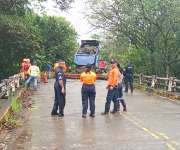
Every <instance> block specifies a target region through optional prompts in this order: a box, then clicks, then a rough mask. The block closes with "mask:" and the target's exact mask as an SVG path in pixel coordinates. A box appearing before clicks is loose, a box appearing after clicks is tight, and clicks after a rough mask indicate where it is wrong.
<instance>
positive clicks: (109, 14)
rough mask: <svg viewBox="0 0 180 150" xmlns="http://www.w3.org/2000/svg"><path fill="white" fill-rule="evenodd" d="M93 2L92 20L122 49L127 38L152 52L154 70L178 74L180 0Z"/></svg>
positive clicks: (127, 40)
mask: <svg viewBox="0 0 180 150" xmlns="http://www.w3.org/2000/svg"><path fill="white" fill-rule="evenodd" d="M95 2H96V3H97V4H96V5H94V3H95ZM89 5H90V7H91V9H90V10H91V11H90V12H91V13H89V14H88V17H89V21H90V23H91V24H92V25H93V26H95V27H97V28H101V29H104V30H106V31H108V32H107V33H108V34H109V33H110V35H112V37H113V38H111V40H113V41H114V42H115V43H117V44H116V45H115V46H116V49H118V51H119V52H120V51H121V49H119V45H122V41H126V42H125V43H126V46H127V45H128V46H129V45H134V46H135V47H136V49H145V50H146V51H147V53H149V57H150V58H151V59H150V60H151V64H150V66H152V67H150V69H151V71H152V73H154V74H158V75H165V74H166V76H169V75H170V74H171V75H174V73H175V72H173V69H172V68H174V67H173V66H175V64H176V63H178V62H179V61H180V59H179V58H180V47H179V40H178V39H179V38H180V37H179V34H178V33H179V27H180V26H179V24H180V17H179V15H178V14H179V6H180V2H179V1H178V0H172V1H170V0H131V1H129V0H112V1H110V0H104V1H103V0H98V1H97V0H91V1H89ZM93 5H94V6H93ZM120 42H121V43H120ZM127 43H129V44H127ZM127 48H128V47H127ZM127 48H126V49H127ZM176 75H178V74H176Z"/></svg>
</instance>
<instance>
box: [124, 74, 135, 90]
mask: <svg viewBox="0 0 180 150" xmlns="http://www.w3.org/2000/svg"><path fill="white" fill-rule="evenodd" d="M124 83H125V92H128V88H129V86H130V90H131V93H133V77H132V76H128V77H125V79H124Z"/></svg>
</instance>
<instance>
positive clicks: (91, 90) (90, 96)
mask: <svg viewBox="0 0 180 150" xmlns="http://www.w3.org/2000/svg"><path fill="white" fill-rule="evenodd" d="M91 67H92V66H91V65H87V66H86V68H85V71H84V72H83V73H81V75H80V81H81V82H82V83H83V85H82V89H81V95H82V107H83V109H82V117H83V118H86V114H87V109H88V101H89V104H90V117H95V97H96V89H95V85H94V83H95V82H96V74H95V73H94V72H92V71H91Z"/></svg>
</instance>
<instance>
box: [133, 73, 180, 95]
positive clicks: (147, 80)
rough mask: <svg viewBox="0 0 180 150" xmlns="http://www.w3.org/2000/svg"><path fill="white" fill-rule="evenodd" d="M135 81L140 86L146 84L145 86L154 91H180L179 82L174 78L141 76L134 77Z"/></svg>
mask: <svg viewBox="0 0 180 150" xmlns="http://www.w3.org/2000/svg"><path fill="white" fill-rule="evenodd" d="M135 79H136V80H137V81H138V82H139V84H140V85H142V84H146V85H147V86H149V87H151V88H154V89H163V90H166V91H169V92H179V91H180V80H179V79H176V78H175V77H169V78H163V77H157V76H155V75H152V76H147V75H143V74H139V75H137V74H136V75H135Z"/></svg>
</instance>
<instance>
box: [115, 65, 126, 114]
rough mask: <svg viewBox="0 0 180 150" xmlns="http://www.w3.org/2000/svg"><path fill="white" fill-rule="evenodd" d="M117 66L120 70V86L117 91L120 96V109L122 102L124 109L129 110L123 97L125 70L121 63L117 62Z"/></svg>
mask: <svg viewBox="0 0 180 150" xmlns="http://www.w3.org/2000/svg"><path fill="white" fill-rule="evenodd" d="M117 67H118V68H119V72H120V76H119V83H118V88H117V91H118V98H117V100H118V111H120V103H121V104H122V106H123V111H127V107H126V102H125V100H124V98H123V70H122V68H121V67H120V64H119V63H118V64H117Z"/></svg>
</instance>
